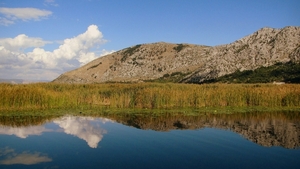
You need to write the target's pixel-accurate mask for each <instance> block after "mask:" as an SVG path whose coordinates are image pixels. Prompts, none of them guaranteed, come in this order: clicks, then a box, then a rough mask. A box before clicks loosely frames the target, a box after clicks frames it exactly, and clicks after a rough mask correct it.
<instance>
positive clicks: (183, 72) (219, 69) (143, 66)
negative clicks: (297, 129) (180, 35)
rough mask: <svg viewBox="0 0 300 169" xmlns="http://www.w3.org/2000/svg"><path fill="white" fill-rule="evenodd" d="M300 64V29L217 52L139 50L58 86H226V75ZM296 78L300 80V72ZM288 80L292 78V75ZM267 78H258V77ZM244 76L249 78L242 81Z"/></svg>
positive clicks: (256, 36)
mask: <svg viewBox="0 0 300 169" xmlns="http://www.w3.org/2000/svg"><path fill="white" fill-rule="evenodd" d="M299 62H300V27H293V26H288V27H285V28H282V29H273V28H262V29H260V30H258V31H256V32H254V33H253V34H251V35H248V36H246V37H244V38H242V39H240V40H237V41H235V42H233V43H230V44H226V45H220V46H214V47H210V46H205V45H194V44H172V43H165V42H158V43H152V44H139V45H135V46H132V47H129V48H125V49H122V50H120V51H117V52H114V53H112V54H110V55H106V56H103V57H100V58H98V59H96V60H93V61H91V62H90V63H88V64H86V65H84V66H82V67H80V68H78V69H75V70H72V71H70V72H66V73H64V74H62V75H60V76H59V77H58V78H57V79H55V80H54V81H53V82H59V83H103V82H138V81H163V80H166V81H173V82H183V83H205V82H214V81H220V82H224V81H226V80H220V79H221V77H228V78H229V76H226V75H230V74H234V73H235V74H237V73H238V72H245V71H246V72H247V71H254V70H256V69H258V68H268V67H270V66H273V65H275V64H277V65H278V64H283V65H284V64H285V63H295V64H298V63H299ZM274 72H275V73H276V71H275V70H274V71H273V74H275V73H274ZM277 73H279V72H278V71H277ZM294 73H296V74H299V72H294ZM285 74H289V71H287V72H285ZM261 75H262V74H253V76H261ZM234 76H236V75H234ZM242 76H244V75H243V74H242V75H240V77H242ZM280 76H281V77H280V78H277V79H276V80H280V79H281V80H288V79H285V77H287V76H286V75H280ZM295 76H297V75H295ZM268 77H269V76H266V77H264V78H268ZM231 78H233V77H232V76H231ZM257 78H258V77H257ZM235 79H236V78H235ZM250 79H252V80H253V79H254V78H253V77H251V78H250ZM270 80H271V79H269V80H266V82H269V81H270ZM272 80H274V78H272ZM294 80H295V79H294ZM294 80H290V81H291V82H292V81H294ZM296 81H297V80H296ZM243 82H248V81H247V80H244V81H243Z"/></svg>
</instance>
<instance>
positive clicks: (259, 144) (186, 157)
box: [0, 113, 300, 169]
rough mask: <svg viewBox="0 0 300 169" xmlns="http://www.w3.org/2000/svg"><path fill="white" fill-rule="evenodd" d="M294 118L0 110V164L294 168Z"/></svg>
mask: <svg viewBox="0 0 300 169" xmlns="http://www.w3.org/2000/svg"><path fill="white" fill-rule="evenodd" d="M299 122H300V121H299V117H298V116H294V115H289V116H287V115H286V114H284V113H279V114H278V113H277V114H276V113H269V114H249V115H246V114H236V115H199V116H195V115H193V116H186V115H180V114H177V115H170V114H164V115H156V116H155V115H147V116H144V115H118V116H116V115H113V116H107V117H88V116H63V117H36V116H22V117H4V116H3V117H1V118H0V123H1V126H0V140H1V141H0V168H180V169H181V168H299V166H300V160H299V159H300V146H299V145H300V141H299V139H300V130H299V129H300V124H299Z"/></svg>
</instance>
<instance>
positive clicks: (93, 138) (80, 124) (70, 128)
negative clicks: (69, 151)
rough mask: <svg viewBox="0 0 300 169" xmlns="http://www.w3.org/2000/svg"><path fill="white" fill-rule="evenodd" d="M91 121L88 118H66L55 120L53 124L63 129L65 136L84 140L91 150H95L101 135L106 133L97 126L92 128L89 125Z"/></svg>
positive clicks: (91, 119)
mask: <svg viewBox="0 0 300 169" xmlns="http://www.w3.org/2000/svg"><path fill="white" fill-rule="evenodd" d="M93 120H94V119H93V118H89V117H74V116H66V117H63V118H61V119H59V120H55V121H54V123H56V124H58V125H59V127H61V128H62V129H64V132H65V133H66V134H71V135H74V136H77V137H78V138H80V139H83V140H85V141H86V142H87V143H88V145H89V146H90V147H91V148H97V146H98V143H99V142H100V141H101V140H102V138H103V134H105V133H106V131H105V130H103V129H101V128H100V127H99V126H93V125H92V124H91V123H90V122H91V121H93ZM105 122H106V121H105Z"/></svg>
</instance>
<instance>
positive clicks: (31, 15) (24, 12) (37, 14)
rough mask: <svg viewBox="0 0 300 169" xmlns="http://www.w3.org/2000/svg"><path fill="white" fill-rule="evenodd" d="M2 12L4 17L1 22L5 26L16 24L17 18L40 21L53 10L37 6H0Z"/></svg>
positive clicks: (0, 19)
mask: <svg viewBox="0 0 300 169" xmlns="http://www.w3.org/2000/svg"><path fill="white" fill-rule="evenodd" d="M0 13H1V14H2V15H4V17H1V18H0V24H1V25H5V26H8V25H11V24H14V23H15V21H17V20H22V21H28V20H34V21H39V20H41V19H45V18H47V17H48V16H49V15H51V14H52V12H51V11H48V10H41V9H37V8H0Z"/></svg>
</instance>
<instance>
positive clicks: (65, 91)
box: [0, 83, 300, 112]
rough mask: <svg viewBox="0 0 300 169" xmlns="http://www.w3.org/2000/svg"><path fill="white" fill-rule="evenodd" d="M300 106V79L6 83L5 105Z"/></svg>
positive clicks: (0, 97)
mask: <svg viewBox="0 0 300 169" xmlns="http://www.w3.org/2000/svg"><path fill="white" fill-rule="evenodd" d="M103 107H105V108H108V109H185V108H186V109H208V110H211V111H212V110H215V108H245V109H251V108H253V107H255V108H260V109H264V108H271V109H272V108H274V109H278V110H280V109H282V110H286V109H298V110H299V108H300V85H296V84H285V85H273V84H205V85H194V84H173V83H167V84H162V83H139V84H55V83H37V84H26V85H23V84H22V85H13V84H0V111H2V112H4V111H11V110H38V109H54V108H56V109H69V108H75V109H78V108H103Z"/></svg>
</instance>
